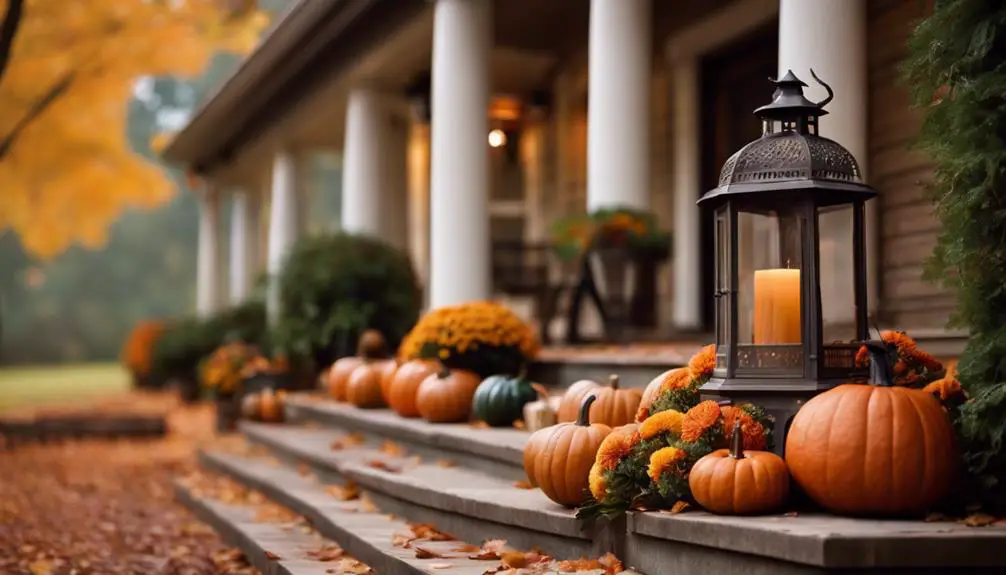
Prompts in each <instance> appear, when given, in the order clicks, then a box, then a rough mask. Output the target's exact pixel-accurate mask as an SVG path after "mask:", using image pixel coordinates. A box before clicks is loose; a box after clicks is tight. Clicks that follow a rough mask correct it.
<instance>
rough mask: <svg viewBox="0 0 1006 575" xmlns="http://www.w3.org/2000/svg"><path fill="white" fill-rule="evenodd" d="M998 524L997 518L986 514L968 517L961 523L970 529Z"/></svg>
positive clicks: (975, 514)
mask: <svg viewBox="0 0 1006 575" xmlns="http://www.w3.org/2000/svg"><path fill="white" fill-rule="evenodd" d="M995 522H996V518H995V517H992V516H991V515H988V514H985V513H973V514H971V515H968V516H967V518H966V519H964V520H963V521H961V523H963V524H965V525H967V526H968V527H987V526H989V525H992V524H993V523H995Z"/></svg>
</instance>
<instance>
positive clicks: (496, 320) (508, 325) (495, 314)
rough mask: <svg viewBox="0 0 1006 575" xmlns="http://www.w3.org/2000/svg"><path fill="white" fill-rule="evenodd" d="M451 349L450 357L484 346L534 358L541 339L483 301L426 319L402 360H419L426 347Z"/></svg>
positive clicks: (432, 313)
mask: <svg viewBox="0 0 1006 575" xmlns="http://www.w3.org/2000/svg"><path fill="white" fill-rule="evenodd" d="M431 344H432V345H436V346H437V347H439V348H441V349H448V350H451V351H448V354H451V353H452V351H453V353H465V352H468V351H474V350H477V349H478V348H479V347H480V346H489V347H510V348H517V349H519V350H520V351H521V354H522V355H524V357H526V358H533V357H534V356H535V355H537V353H538V350H539V348H540V344H539V342H538V338H537V336H536V335H535V333H534V330H532V329H531V327H530V326H529V325H527V324H526V323H525V322H524V321H523V320H521V319H520V318H519V317H518V316H517V315H516V314H514V313H513V312H512V311H510V309H509V308H507V307H506V306H504V305H501V304H499V303H496V302H490V301H479V302H470V303H466V304H461V305H457V306H446V307H441V308H437V309H435V310H432V311H430V312H429V313H427V314H426V315H424V316H423V317H422V318H421V319H420V320H419V323H417V324H416V326H415V327H414V328H412V331H411V332H409V334H408V335H407V336H406V337H405V339H403V340H402V344H401V347H400V348H399V354H400V355H401V357H402V359H415V358H417V357H419V354H420V352H421V351H422V349H423V347H424V346H426V345H431Z"/></svg>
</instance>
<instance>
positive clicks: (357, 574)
mask: <svg viewBox="0 0 1006 575" xmlns="http://www.w3.org/2000/svg"><path fill="white" fill-rule="evenodd" d="M326 572H327V571H326ZM332 572H333V573H339V574H340V575H341V574H344V573H351V574H353V575H367V574H369V573H373V572H374V570H373V569H371V568H370V567H369V566H368V565H367V564H365V563H361V562H360V561H357V560H356V559H353V558H350V557H344V558H343V559H342V560H341V561H339V566H338V568H336V569H335V570H333V571H332Z"/></svg>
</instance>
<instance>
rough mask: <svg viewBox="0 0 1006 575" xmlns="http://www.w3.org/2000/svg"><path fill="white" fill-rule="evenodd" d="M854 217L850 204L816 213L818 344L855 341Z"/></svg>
mask: <svg viewBox="0 0 1006 575" xmlns="http://www.w3.org/2000/svg"><path fill="white" fill-rule="evenodd" d="M853 214H854V210H853V206H852V205H851V204H843V205H836V206H827V207H820V208H818V210H817V226H818V238H819V240H818V262H819V265H818V270H819V272H818V274H819V278H818V280H819V281H820V286H821V324H822V327H821V330H822V331H821V341H822V342H823V343H825V344H829V343H834V342H840V341H841V342H849V341H852V340H854V339H856V338H857V335H856V334H857V331H856V259H855V249H854V247H853V245H854V242H853Z"/></svg>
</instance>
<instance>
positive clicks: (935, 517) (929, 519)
mask: <svg viewBox="0 0 1006 575" xmlns="http://www.w3.org/2000/svg"><path fill="white" fill-rule="evenodd" d="M950 520H951V519H950V517H947V516H946V515H944V514H943V513H930V514H929V515H926V519H925V522H926V523H937V522H941V521H950Z"/></svg>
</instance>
